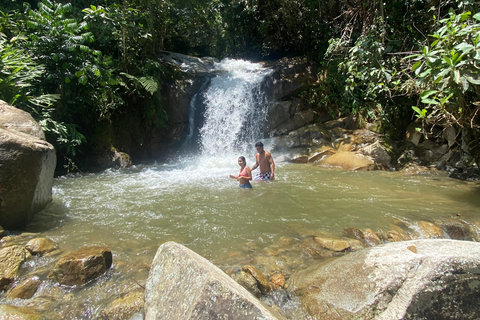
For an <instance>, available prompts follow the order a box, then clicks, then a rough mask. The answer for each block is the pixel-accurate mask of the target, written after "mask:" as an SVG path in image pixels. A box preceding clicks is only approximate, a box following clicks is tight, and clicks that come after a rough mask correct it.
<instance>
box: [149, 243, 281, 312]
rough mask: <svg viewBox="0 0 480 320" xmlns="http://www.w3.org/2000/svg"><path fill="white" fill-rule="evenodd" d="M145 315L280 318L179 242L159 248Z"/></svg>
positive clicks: (151, 273)
mask: <svg viewBox="0 0 480 320" xmlns="http://www.w3.org/2000/svg"><path fill="white" fill-rule="evenodd" d="M145 319H146V320H152V319H185V320H186V319H195V320H202V319H205V320H206V319H244V320H247V319H272V320H273V319H278V318H277V317H276V316H274V315H273V313H272V312H271V311H269V310H268V309H267V307H266V306H264V305H263V304H262V303H261V302H260V301H259V300H257V299H256V298H255V297H254V296H252V295H251V294H250V293H249V292H248V291H247V290H246V289H245V288H243V287H242V286H240V285H239V284H238V283H236V282H235V281H234V280H233V279H232V278H230V277H229V276H227V275H226V274H225V273H224V272H222V271H221V270H220V269H219V268H217V267H216V266H214V265H213V264H212V263H210V262H209V261H208V260H206V259H205V258H203V257H201V256H199V255H198V254H196V253H195V252H193V251H191V250H189V249H188V248H186V247H184V246H182V245H180V244H177V243H175V242H167V243H164V244H163V245H161V246H160V247H159V248H158V251H157V254H156V255H155V259H154V260H153V264H152V268H151V270H150V274H149V276H148V279H147V284H146V289H145Z"/></svg>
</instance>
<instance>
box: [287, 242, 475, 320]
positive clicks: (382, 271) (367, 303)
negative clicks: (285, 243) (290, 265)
mask: <svg viewBox="0 0 480 320" xmlns="http://www.w3.org/2000/svg"><path fill="white" fill-rule="evenodd" d="M289 288H290V289H291V290H292V291H294V292H295V293H296V294H298V295H299V296H300V297H301V301H302V305H303V307H304V308H305V309H306V311H307V312H308V314H309V315H310V316H311V317H312V319H323V320H330V319H342V320H345V319H362V320H368V319H383V320H389V319H391V320H394V319H395V320H396V319H479V318H480V309H479V308H478V305H479V302H480V298H479V294H480V244H478V243H475V242H466V241H456V240H413V241H405V242H396V243H389V244H385V245H381V246H377V247H371V248H368V249H364V250H361V251H358V252H354V253H350V254H348V255H346V256H343V257H341V258H338V259H336V260H333V261H327V262H326V263H324V264H321V265H316V266H313V267H311V268H309V269H307V270H302V271H300V272H298V273H296V274H294V275H292V277H291V278H290V279H289Z"/></svg>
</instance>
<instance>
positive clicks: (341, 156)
mask: <svg viewBox="0 0 480 320" xmlns="http://www.w3.org/2000/svg"><path fill="white" fill-rule="evenodd" d="M316 164H317V165H320V166H326V167H336V168H342V169H344V170H356V169H359V168H363V167H368V166H373V165H374V162H373V160H372V159H370V158H368V157H366V156H364V155H361V154H356V153H353V152H347V151H344V152H338V153H335V154H333V155H331V156H329V157H327V158H325V159H323V160H320V161H318V162H317V163H316Z"/></svg>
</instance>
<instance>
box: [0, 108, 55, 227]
mask: <svg viewBox="0 0 480 320" xmlns="http://www.w3.org/2000/svg"><path fill="white" fill-rule="evenodd" d="M56 161H57V158H56V153H55V149H54V148H53V146H52V145H51V144H50V143H48V142H46V141H45V135H44V134H43V132H42V129H41V128H40V126H39V125H38V123H37V122H36V121H35V120H34V119H33V118H32V116H31V115H30V114H29V113H27V112H25V111H22V110H19V109H16V108H14V107H12V106H9V105H8V104H6V103H5V102H3V101H1V100H0V224H1V225H2V226H3V227H4V228H6V229H7V230H8V229H21V228H23V227H25V225H26V224H27V222H28V221H29V220H30V218H31V217H32V216H33V215H34V214H35V213H37V212H38V211H40V210H42V209H43V208H45V206H46V205H47V204H48V203H49V202H50V201H51V200H52V184H53V174H54V171H55V166H56Z"/></svg>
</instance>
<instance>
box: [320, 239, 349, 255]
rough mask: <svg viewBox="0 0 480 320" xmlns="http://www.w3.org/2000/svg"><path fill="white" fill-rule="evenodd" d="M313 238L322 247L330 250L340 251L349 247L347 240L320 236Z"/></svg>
mask: <svg viewBox="0 0 480 320" xmlns="http://www.w3.org/2000/svg"><path fill="white" fill-rule="evenodd" d="M314 240H315V242H316V243H318V244H319V245H320V246H321V247H322V248H325V249H327V250H330V251H335V252H342V251H346V250H348V249H350V244H349V243H348V241H345V240H341V239H332V238H322V237H315V238H314Z"/></svg>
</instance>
